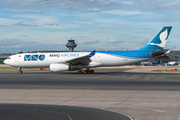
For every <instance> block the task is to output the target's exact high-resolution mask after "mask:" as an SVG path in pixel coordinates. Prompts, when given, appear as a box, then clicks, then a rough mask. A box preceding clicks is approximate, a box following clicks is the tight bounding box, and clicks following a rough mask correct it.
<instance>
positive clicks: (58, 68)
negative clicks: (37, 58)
mask: <svg viewBox="0 0 180 120" xmlns="http://www.w3.org/2000/svg"><path fill="white" fill-rule="evenodd" d="M49 68H50V70H51V71H53V72H58V71H73V70H78V69H79V68H78V66H71V65H67V64H62V63H53V64H51V65H50V67H49Z"/></svg>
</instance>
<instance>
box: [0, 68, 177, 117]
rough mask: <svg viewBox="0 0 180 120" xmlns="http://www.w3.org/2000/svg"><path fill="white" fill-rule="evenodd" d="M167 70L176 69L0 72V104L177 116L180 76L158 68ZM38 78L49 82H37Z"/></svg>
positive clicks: (133, 114) (145, 115) (138, 114)
mask: <svg viewBox="0 0 180 120" xmlns="http://www.w3.org/2000/svg"><path fill="white" fill-rule="evenodd" d="M172 68H177V69H178V67H161V66H160V67H136V66H133V67H129V66H127V67H117V68H99V69H95V74H93V75H90V74H89V75H81V74H76V72H60V73H52V72H49V71H38V70H32V69H30V70H24V74H22V75H20V74H17V70H0V76H1V78H0V103H16V104H20V103H23V104H43V105H44V104H45V105H67V106H78V107H89V108H98V109H103V110H108V111H114V112H117V113H123V114H126V115H129V116H131V117H132V118H134V120H180V89H179V88H180V74H179V73H175V72H170V73H167V72H164V71H163V70H165V69H168V70H169V69H172ZM73 80H74V82H73ZM43 81H44V82H45V83H51V82H52V83H53V84H44V86H43ZM4 82H7V83H4ZM81 82H82V83H83V84H80V83H81ZM111 82H112V83H111ZM136 82H137V83H136ZM55 84H56V85H55ZM88 84H90V85H89V86H88ZM129 84H130V85H129ZM4 86H5V87H4ZM8 86H9V87H8ZM32 86H34V87H32ZM62 86H66V87H65V88H63V87H62ZM133 86H135V87H134V89H132V88H133ZM26 87H27V88H26ZM99 87H100V88H101V89H98V88H99ZM119 87H122V88H123V89H121V88H119ZM153 87H154V88H153ZM113 88H114V89H113ZM150 88H153V89H150Z"/></svg>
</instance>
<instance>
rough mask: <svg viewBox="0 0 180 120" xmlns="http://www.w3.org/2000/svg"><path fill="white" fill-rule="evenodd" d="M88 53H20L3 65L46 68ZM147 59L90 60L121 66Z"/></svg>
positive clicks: (96, 57)
mask: <svg viewBox="0 0 180 120" xmlns="http://www.w3.org/2000/svg"><path fill="white" fill-rule="evenodd" d="M89 53H90V52H57V53H22V54H16V55H12V56H10V57H9V58H8V59H6V60H5V61H4V63H5V64H7V65H10V66H14V67H22V68H31V67H33V68H43V67H46V68H47V67H49V66H50V65H51V64H52V63H65V62H66V61H68V60H71V59H74V58H78V57H81V56H85V55H88V54H89ZM32 56H33V57H32ZM42 56H43V57H42ZM148 59H149V58H127V57H120V56H115V55H108V54H103V53H96V54H95V55H94V56H92V57H91V58H90V60H92V61H93V62H98V63H101V65H100V66H122V65H127V64H133V63H138V62H140V61H144V60H148Z"/></svg>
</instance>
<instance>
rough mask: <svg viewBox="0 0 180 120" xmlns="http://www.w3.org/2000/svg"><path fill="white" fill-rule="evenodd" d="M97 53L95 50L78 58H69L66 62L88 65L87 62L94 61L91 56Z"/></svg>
mask: <svg viewBox="0 0 180 120" xmlns="http://www.w3.org/2000/svg"><path fill="white" fill-rule="evenodd" d="M95 53H96V51H95V50H93V51H92V52H91V53H90V54H89V55H85V56H81V57H78V58H74V59H71V60H68V61H66V63H69V64H71V65H79V64H83V65H86V64H88V63H89V62H91V61H92V60H90V58H91V57H92V56H94V55H95Z"/></svg>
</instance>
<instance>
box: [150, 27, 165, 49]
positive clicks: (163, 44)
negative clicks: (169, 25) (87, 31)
mask: <svg viewBox="0 0 180 120" xmlns="http://www.w3.org/2000/svg"><path fill="white" fill-rule="evenodd" d="M167 37H168V30H167V29H166V30H165V31H164V32H162V33H161V34H160V35H159V40H160V41H161V42H160V43H159V44H157V43H150V45H157V46H159V47H164V46H165V44H166V39H167Z"/></svg>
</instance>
